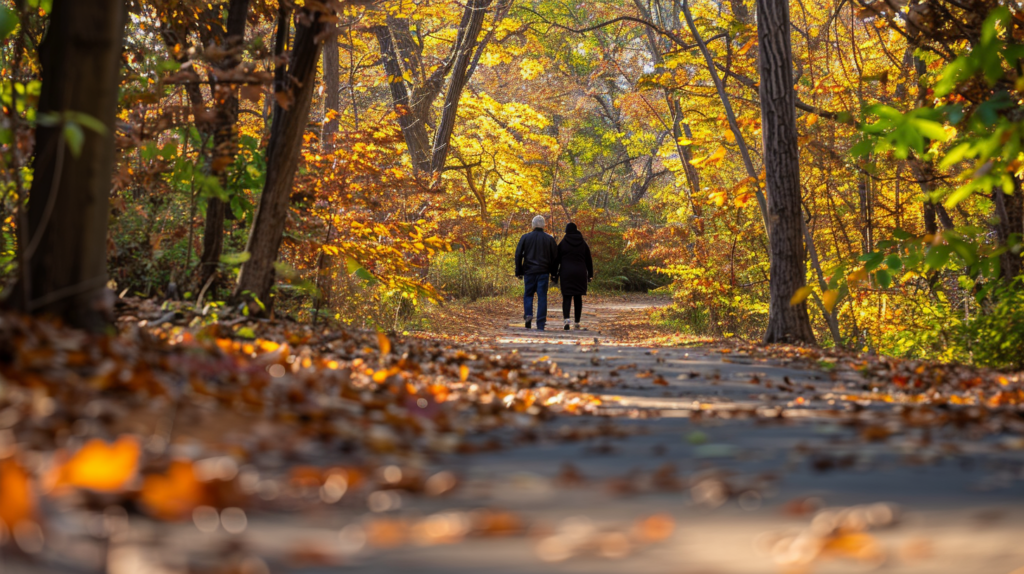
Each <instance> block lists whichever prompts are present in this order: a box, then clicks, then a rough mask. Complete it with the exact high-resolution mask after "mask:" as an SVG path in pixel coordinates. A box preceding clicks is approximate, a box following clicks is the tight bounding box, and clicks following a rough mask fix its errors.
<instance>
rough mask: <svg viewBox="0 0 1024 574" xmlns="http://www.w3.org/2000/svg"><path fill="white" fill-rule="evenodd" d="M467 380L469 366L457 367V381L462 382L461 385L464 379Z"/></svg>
mask: <svg viewBox="0 0 1024 574" xmlns="http://www.w3.org/2000/svg"><path fill="white" fill-rule="evenodd" d="M468 378H469V366H467V365H459V380H460V381H462V382H463V383H465V382H466V379H468Z"/></svg>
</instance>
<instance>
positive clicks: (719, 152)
mask: <svg viewBox="0 0 1024 574" xmlns="http://www.w3.org/2000/svg"><path fill="white" fill-rule="evenodd" d="M727 151H728V150H726V149H725V147H724V146H718V149H716V150H715V153H713V154H711V157H709V158H708V159H707V161H708V162H709V163H717V162H719V161H722V158H723V157H725V154H726V152H727Z"/></svg>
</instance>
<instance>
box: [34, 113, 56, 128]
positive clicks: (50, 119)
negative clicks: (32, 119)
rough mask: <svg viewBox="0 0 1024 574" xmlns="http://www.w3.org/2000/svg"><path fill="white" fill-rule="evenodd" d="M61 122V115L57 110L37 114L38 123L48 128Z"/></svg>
mask: <svg viewBox="0 0 1024 574" xmlns="http://www.w3.org/2000/svg"><path fill="white" fill-rule="evenodd" d="M60 122H61V117H60V114H58V113H57V112H44V113H41V114H39V115H38V116H36V123H37V124H39V125H41V126H43V127H46V128H52V127H54V126H58V125H60Z"/></svg>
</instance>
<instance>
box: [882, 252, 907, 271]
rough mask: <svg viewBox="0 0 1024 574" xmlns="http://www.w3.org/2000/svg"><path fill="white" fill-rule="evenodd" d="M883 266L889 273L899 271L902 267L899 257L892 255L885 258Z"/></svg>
mask: <svg viewBox="0 0 1024 574" xmlns="http://www.w3.org/2000/svg"><path fill="white" fill-rule="evenodd" d="M885 266H886V267H888V268H889V270H890V271H899V270H900V269H901V268H902V267H903V260H902V259H900V256H899V255H896V254H893V255H890V256H888V257H886V258H885Z"/></svg>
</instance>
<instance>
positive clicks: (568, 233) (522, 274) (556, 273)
mask: <svg viewBox="0 0 1024 574" xmlns="http://www.w3.org/2000/svg"><path fill="white" fill-rule="evenodd" d="M549 277H550V279H551V281H550V282H551V283H555V284H558V282H559V281H561V287H562V318H563V319H565V326H564V329H565V330H566V331H568V330H569V325H570V323H569V311H570V309H571V306H572V305H573V304H575V306H576V309H575V310H576V317H575V318H576V328H577V329H579V328H580V317H581V316H582V314H583V296H584V295H586V294H587V283H589V282H590V280H591V279H593V278H594V262H593V260H592V259H591V258H590V247H589V246H588V245H587V242H586V241H584V240H583V235H582V234H581V233H580V232H579V229H577V228H576V224H575V223H570V224H568V225H566V226H565V237H563V238H562V242H561V243H559V244H558V245H555V239H554V238H553V237H551V236H550V235H548V234H547V233H545V232H544V218H543V217H542V216H540V215H538V216H537V217H534V218H533V231H531V232H530V233H527V234H525V235H523V236H522V237H520V238H519V245H517V246H516V278H517V279H523V280H524V283H525V286H526V290H525V291H524V292H523V319H524V320H525V321H526V328H527V329H529V328H530V324H531V323H532V322H533V296H534V294H536V295H537V298H538V301H537V329H538V330H540V331H543V330H544V325H545V323H547V319H548V285H549V282H548V278H549Z"/></svg>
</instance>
